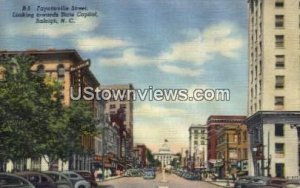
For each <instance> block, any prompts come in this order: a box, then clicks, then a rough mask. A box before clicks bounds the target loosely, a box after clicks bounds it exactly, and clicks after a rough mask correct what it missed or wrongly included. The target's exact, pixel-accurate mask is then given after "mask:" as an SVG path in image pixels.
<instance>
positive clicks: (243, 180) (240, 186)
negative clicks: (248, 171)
mask: <svg viewBox="0 0 300 188" xmlns="http://www.w3.org/2000/svg"><path fill="white" fill-rule="evenodd" d="M253 178H254V177H253V176H243V177H240V178H239V179H238V180H237V181H236V182H235V183H234V188H244V187H246V186H247V184H248V183H249V182H250V181H251V180H252V179H253Z"/></svg>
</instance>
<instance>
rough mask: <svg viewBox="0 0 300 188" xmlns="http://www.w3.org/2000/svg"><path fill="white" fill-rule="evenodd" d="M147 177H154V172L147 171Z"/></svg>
mask: <svg viewBox="0 0 300 188" xmlns="http://www.w3.org/2000/svg"><path fill="white" fill-rule="evenodd" d="M145 175H147V176H152V175H153V172H152V171H145Z"/></svg>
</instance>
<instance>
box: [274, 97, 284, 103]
mask: <svg viewBox="0 0 300 188" xmlns="http://www.w3.org/2000/svg"><path fill="white" fill-rule="evenodd" d="M275 105H284V97H275Z"/></svg>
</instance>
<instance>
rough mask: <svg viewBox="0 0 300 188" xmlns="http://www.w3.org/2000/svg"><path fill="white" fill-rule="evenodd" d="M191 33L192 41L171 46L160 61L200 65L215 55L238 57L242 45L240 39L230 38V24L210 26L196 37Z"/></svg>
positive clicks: (232, 31) (231, 29)
mask: <svg viewBox="0 0 300 188" xmlns="http://www.w3.org/2000/svg"><path fill="white" fill-rule="evenodd" d="M192 33H193V36H194V38H193V39H190V40H188V41H184V42H178V43H175V44H173V45H172V46H171V48H170V50H169V51H168V52H165V53H163V54H162V55H161V57H160V59H163V60H165V61H171V62H172V61H185V62H191V63H195V64H202V63H204V62H206V61H208V60H210V59H213V57H214V56H215V55H216V54H221V55H223V56H225V57H228V58H234V57H236V56H237V55H238V54H237V53H238V52H237V50H238V49H240V48H241V47H242V45H243V41H242V39H241V38H240V37H237V36H231V35H232V34H234V26H232V25H230V24H225V23H221V24H218V25H212V26H210V27H208V28H207V29H205V30H204V31H203V32H202V33H201V32H199V33H198V35H196V34H195V33H196V32H195V31H194V30H192Z"/></svg>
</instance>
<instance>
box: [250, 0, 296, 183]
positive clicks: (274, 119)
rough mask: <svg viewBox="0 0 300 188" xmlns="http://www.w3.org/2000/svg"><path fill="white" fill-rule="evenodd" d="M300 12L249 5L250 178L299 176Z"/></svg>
mask: <svg viewBox="0 0 300 188" xmlns="http://www.w3.org/2000/svg"><path fill="white" fill-rule="evenodd" d="M299 8H300V4H299V1H292V0H248V13H249V14H248V15H249V16H248V22H249V27H248V28H249V48H248V50H249V51H248V55H249V70H248V71H249V74H248V76H249V79H248V80H249V86H248V87H249V88H248V115H249V117H248V119H247V120H246V124H247V126H248V130H249V138H250V139H249V152H248V154H249V155H248V158H249V174H250V175H264V176H267V175H271V176H273V177H274V176H276V177H289V176H298V175H299V168H298V163H299V156H298V155H299V154H298V150H299V149H298V135H297V128H296V127H297V125H298V124H300V118H299V116H300V112H299V109H300V76H299V75H300V63H299V62H300V51H299V49H300V42H299V40H300V37H299V36H300V29H299V28H300V25H299V23H300V19H299Z"/></svg>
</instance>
